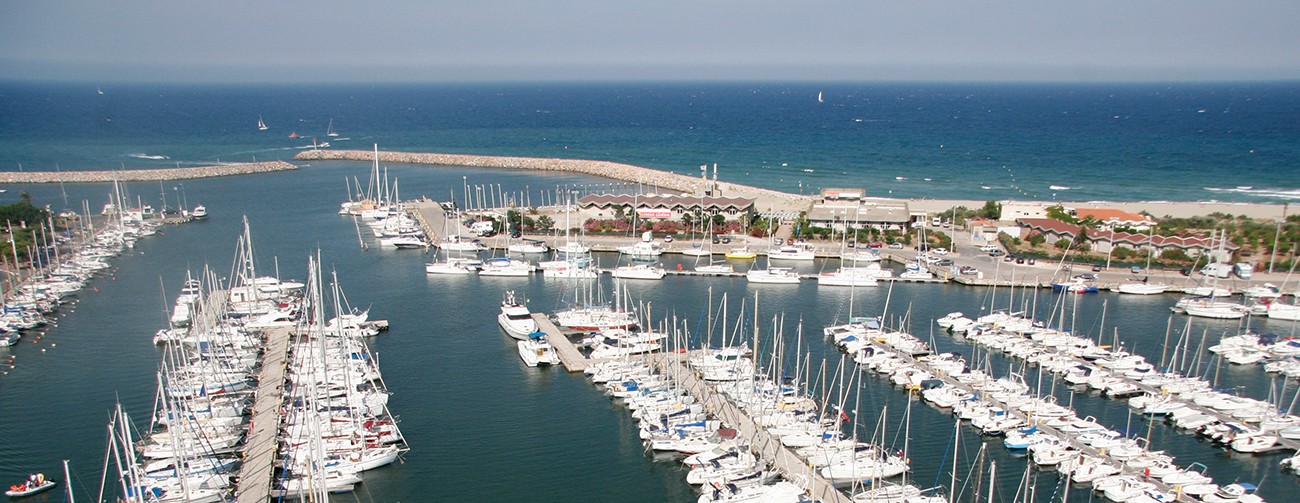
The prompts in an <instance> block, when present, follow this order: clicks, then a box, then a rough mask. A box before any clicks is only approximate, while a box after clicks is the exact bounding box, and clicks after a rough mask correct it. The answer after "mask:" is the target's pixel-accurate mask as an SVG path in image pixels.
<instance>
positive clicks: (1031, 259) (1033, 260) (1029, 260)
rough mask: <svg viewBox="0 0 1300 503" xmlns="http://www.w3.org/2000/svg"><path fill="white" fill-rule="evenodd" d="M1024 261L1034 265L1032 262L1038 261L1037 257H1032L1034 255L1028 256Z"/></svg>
mask: <svg viewBox="0 0 1300 503" xmlns="http://www.w3.org/2000/svg"><path fill="white" fill-rule="evenodd" d="M1025 263H1027V264H1029V265H1034V264H1037V263H1038V259H1036V258H1034V257H1029V258H1028V259H1026V261H1025Z"/></svg>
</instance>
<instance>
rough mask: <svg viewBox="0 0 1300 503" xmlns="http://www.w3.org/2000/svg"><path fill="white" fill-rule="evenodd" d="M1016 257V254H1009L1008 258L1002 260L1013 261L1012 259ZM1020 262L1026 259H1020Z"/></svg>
mask: <svg viewBox="0 0 1300 503" xmlns="http://www.w3.org/2000/svg"><path fill="white" fill-rule="evenodd" d="M1015 259H1016V257H1015V256H1014V255H1007V256H1006V258H1003V259H1002V260H1005V261H1007V262H1011V261H1012V260H1015ZM1020 262H1021V263H1024V262H1025V259H1020Z"/></svg>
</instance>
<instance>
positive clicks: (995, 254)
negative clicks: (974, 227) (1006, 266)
mask: <svg viewBox="0 0 1300 503" xmlns="http://www.w3.org/2000/svg"><path fill="white" fill-rule="evenodd" d="M1006 254H1007V252H1004V251H1002V249H1001V248H998V249H996V250H993V251H991V252H989V256H990V257H1001V256H1003V255H1006Z"/></svg>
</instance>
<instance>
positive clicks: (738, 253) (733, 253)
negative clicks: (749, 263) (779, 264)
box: [725, 246, 758, 260]
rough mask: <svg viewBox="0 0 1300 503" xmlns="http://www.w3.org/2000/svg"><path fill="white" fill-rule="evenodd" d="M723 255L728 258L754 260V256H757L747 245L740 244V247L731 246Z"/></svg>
mask: <svg viewBox="0 0 1300 503" xmlns="http://www.w3.org/2000/svg"><path fill="white" fill-rule="evenodd" d="M725 256H726V257H727V258H729V259H735V260H754V257H757V256H758V253H755V252H753V251H751V250H750V249H749V247H748V246H742V247H740V248H732V249H731V250H730V251H728V252H727V254H726V255H725Z"/></svg>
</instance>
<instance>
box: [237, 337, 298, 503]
mask: <svg viewBox="0 0 1300 503" xmlns="http://www.w3.org/2000/svg"><path fill="white" fill-rule="evenodd" d="M291 334H292V330H291V329H289V328H277V329H274V330H270V331H268V332H266V341H265V345H264V346H263V347H264V351H263V353H262V369H261V372H260V373H259V374H258V378H257V391H256V394H255V395H254V398H253V415H252V418H251V419H249V421H248V436H247V437H246V438H245V441H244V451H243V457H244V462H243V464H242V465H241V466H240V468H239V483H238V486H236V487H235V501H237V502H238V503H265V502H267V501H270V500H271V478H272V475H274V473H275V451H276V446H277V444H278V443H277V442H276V437H277V436H278V433H279V431H280V409H281V407H282V406H283V401H284V379H285V371H286V366H287V361H288V355H289V339H290V335H291Z"/></svg>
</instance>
